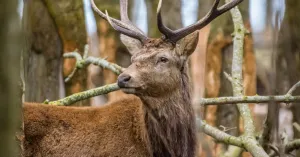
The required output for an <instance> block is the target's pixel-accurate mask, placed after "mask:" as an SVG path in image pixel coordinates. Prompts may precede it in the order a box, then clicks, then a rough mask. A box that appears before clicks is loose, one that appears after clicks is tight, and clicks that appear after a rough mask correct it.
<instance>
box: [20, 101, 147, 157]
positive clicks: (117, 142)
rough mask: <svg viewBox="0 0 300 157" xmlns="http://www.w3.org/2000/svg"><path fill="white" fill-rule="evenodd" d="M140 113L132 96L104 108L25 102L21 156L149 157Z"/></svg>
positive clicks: (139, 105) (139, 104)
mask: <svg viewBox="0 0 300 157" xmlns="http://www.w3.org/2000/svg"><path fill="white" fill-rule="evenodd" d="M125 106H126V107H125ZM142 112H143V111H142V105H141V101H140V100H139V98H137V97H134V96H132V97H130V98H126V99H122V100H121V101H116V102H114V103H112V104H108V105H106V106H104V107H61V106H49V105H45V104H32V103H25V104H24V132H25V153H24V155H25V156H57V157H60V156H69V157H77V156H78V157H79V156H80V157H82V156H95V157H96V156H98V157H100V156H103V157H104V156H125V157H130V156H132V157H134V156H136V157H138V156H145V157H147V156H151V155H150V153H149V152H148V151H149V149H148V148H147V146H148V144H147V142H148V141H147V135H146V133H147V132H146V128H145V125H144V124H145V123H144V117H143V116H142V115H143V114H142Z"/></svg>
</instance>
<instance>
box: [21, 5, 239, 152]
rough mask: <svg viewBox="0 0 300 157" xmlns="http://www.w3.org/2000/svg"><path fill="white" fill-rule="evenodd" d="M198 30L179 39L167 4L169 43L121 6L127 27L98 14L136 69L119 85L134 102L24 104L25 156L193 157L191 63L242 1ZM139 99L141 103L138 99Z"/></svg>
mask: <svg viewBox="0 0 300 157" xmlns="http://www.w3.org/2000/svg"><path fill="white" fill-rule="evenodd" d="M219 1H220V0H215V2H214V4H213V6H212V9H211V10H210V11H209V13H208V14H207V15H206V16H205V17H204V18H202V19H201V20H200V21H198V22H197V23H195V24H193V25H191V26H188V27H186V28H182V29H179V30H176V31H172V30H170V29H169V28H167V27H166V26H164V25H163V22H162V18H161V11H160V9H161V1H160V2H159V5H158V10H157V23H158V28H159V30H160V32H161V33H162V34H163V35H164V36H163V37H162V38H159V39H152V38H148V37H147V36H146V35H144V33H143V32H142V31H141V30H140V29H138V28H137V27H135V26H134V25H133V24H132V23H131V22H130V21H129V19H128V14H127V0H120V6H121V9H120V11H121V21H120V20H116V19H113V18H110V17H109V16H108V14H107V13H106V14H104V13H103V12H101V11H100V10H99V9H98V8H97V7H96V6H95V4H94V2H93V0H91V2H92V6H93V8H94V10H95V11H96V12H97V13H98V14H99V15H100V16H101V17H103V18H104V19H106V20H107V21H109V23H110V24H111V25H112V27H113V28H114V29H115V30H117V31H119V32H120V33H121V34H123V35H121V40H122V42H123V43H124V44H125V45H126V47H127V48H128V50H129V51H130V53H131V54H132V64H131V65H130V66H129V67H128V68H127V69H126V70H125V71H124V72H123V73H122V74H121V75H120V76H119V77H118V85H119V86H120V87H121V89H122V91H124V92H125V93H127V94H133V95H130V96H128V98H123V99H120V100H119V101H115V102H112V103H110V104H108V105H106V106H104V107H58V106H49V105H42V104H33V103H25V104H24V126H25V129H24V131H25V154H24V155H25V156H72V157H75V156H101V157H105V156H111V157H117V156H118V157H121V156H128V157H139V156H145V157H148V156H149V157H151V156H154V157H194V156H195V154H196V145H197V142H196V141H197V139H196V124H195V117H194V113H193V108H192V106H191V100H190V88H189V76H188V64H187V62H188V56H189V55H190V54H191V53H192V52H193V51H194V49H195V47H196V45H197V41H198V34H197V32H196V33H193V32H195V31H196V30H197V29H201V28H202V27H204V26H205V25H207V24H208V23H209V22H211V21H212V20H213V19H215V18H216V17H218V16H219V15H221V14H223V13H224V12H226V11H228V10H229V9H231V8H233V7H234V6H236V5H237V4H239V3H240V2H241V1H242V0H233V1H232V2H230V3H228V4H225V5H223V6H221V7H219V8H218V4H219ZM134 95H135V96H134Z"/></svg>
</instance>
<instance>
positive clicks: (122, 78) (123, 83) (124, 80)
mask: <svg viewBox="0 0 300 157" xmlns="http://www.w3.org/2000/svg"><path fill="white" fill-rule="evenodd" d="M130 79H131V76H130V75H128V74H121V75H120V76H119V77H118V86H119V87H121V88H125V87H126V84H127V83H128V82H129V80H130Z"/></svg>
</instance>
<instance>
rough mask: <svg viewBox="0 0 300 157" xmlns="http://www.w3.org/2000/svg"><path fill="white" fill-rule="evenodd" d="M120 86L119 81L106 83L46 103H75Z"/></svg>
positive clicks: (117, 88)
mask: <svg viewBox="0 0 300 157" xmlns="http://www.w3.org/2000/svg"><path fill="white" fill-rule="evenodd" d="M119 89H120V87H119V86H118V85H117V83H114V84H109V85H105V86H102V87H98V88H94V89H90V90H87V91H84V92H80V93H76V94H72V95H70V96H68V97H65V98H63V99H60V100H56V101H50V102H49V101H46V102H45V104H50V105H59V106H63V105H65V106H67V105H71V104H74V103H76V102H78V101H82V100H85V99H88V98H91V97H94V96H98V95H103V94H107V93H110V92H113V91H116V90H119Z"/></svg>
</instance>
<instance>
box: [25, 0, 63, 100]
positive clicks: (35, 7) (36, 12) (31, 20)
mask: <svg viewBox="0 0 300 157" xmlns="http://www.w3.org/2000/svg"><path fill="white" fill-rule="evenodd" d="M24 2H25V4H24V20H23V21H24V27H25V32H26V46H25V51H24V70H25V101H30V102H44V101H45V100H46V99H49V100H57V99H59V98H61V97H63V96H64V83H63V78H62V41H61V39H60V37H59V35H58V30H57V27H56V25H55V23H54V21H53V19H52V17H51V15H50V14H49V12H48V10H47V8H46V6H45V4H44V3H43V1H41V0H29V1H24Z"/></svg>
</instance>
